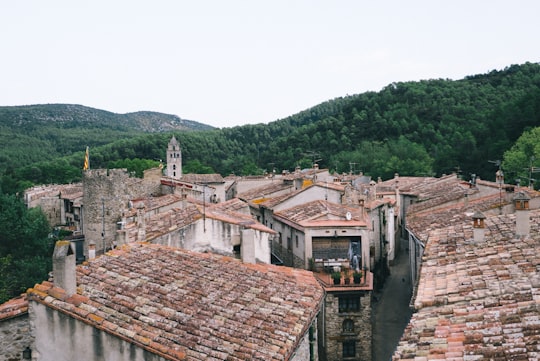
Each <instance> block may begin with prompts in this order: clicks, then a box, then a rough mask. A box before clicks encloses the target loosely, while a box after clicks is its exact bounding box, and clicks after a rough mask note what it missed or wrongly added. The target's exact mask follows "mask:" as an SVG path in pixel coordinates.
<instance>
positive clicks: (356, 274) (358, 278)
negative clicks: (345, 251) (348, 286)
mask: <svg viewBox="0 0 540 361" xmlns="http://www.w3.org/2000/svg"><path fill="white" fill-rule="evenodd" d="M352 276H353V280H354V283H355V284H360V281H361V280H362V271H358V272H356V271H355V272H354V273H353V275H352Z"/></svg>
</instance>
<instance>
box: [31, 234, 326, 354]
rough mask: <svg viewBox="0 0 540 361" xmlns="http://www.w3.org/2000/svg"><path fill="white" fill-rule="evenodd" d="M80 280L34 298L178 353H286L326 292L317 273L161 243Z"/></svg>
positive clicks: (88, 270) (131, 249) (115, 255)
mask: <svg viewBox="0 0 540 361" xmlns="http://www.w3.org/2000/svg"><path fill="white" fill-rule="evenodd" d="M77 283H78V293H77V294H75V295H73V296H70V297H67V296H66V295H65V293H64V292H63V290H61V289H58V288H57V287H54V286H53V285H52V284H51V283H49V282H43V283H42V284H38V285H36V286H35V287H34V288H33V289H30V290H29V292H28V295H29V299H30V300H33V301H36V302H40V303H43V304H45V305H47V306H49V307H51V308H54V309H57V310H59V311H60V312H63V313H65V314H68V315H70V316H72V317H74V318H77V319H79V320H82V321H83V322H86V323H87V324H90V325H92V326H94V327H96V328H99V329H102V330H104V331H106V332H109V333H111V334H113V335H116V336H118V337H121V338H123V339H126V340H129V341H130V342H133V343H135V344H137V345H138V346H139V347H142V348H144V349H146V350H148V351H150V352H153V353H155V354H158V355H161V356H162V357H164V358H166V359H169V360H202V359H212V360H287V359H289V358H290V356H291V354H292V352H293V351H294V350H295V347H296V346H297V343H298V341H299V339H300V337H302V336H303V335H304V334H305V332H307V329H308V328H309V326H310V324H311V322H312V321H313V320H314V318H315V316H316V314H317V313H318V312H319V310H320V307H321V302H322V300H323V293H324V291H323V289H322V287H321V286H320V285H319V283H318V282H317V280H316V279H315V277H314V276H313V274H312V273H311V272H308V271H304V270H299V269H293V268H288V267H280V266H272V265H263V264H244V263H241V262H240V261H238V260H235V259H232V258H230V257H224V256H219V255H215V254H210V253H204V254H202V253H195V252H190V251H185V250H180V249H174V248H168V247H164V246H158V245H152V244H131V245H129V246H123V247H122V248H119V249H116V250H113V251H111V252H108V253H107V254H105V255H103V256H101V257H99V258H96V259H94V260H92V261H90V262H88V263H86V264H84V265H80V266H78V267H77Z"/></svg>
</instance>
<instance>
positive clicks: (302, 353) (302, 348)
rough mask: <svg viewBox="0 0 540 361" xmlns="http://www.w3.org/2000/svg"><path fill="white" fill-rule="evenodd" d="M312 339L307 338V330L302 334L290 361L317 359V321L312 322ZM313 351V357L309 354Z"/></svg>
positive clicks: (315, 360)
mask: <svg viewBox="0 0 540 361" xmlns="http://www.w3.org/2000/svg"><path fill="white" fill-rule="evenodd" d="M313 328H314V331H313V339H312V340H311V341H310V339H309V330H308V332H306V333H305V334H304V336H303V337H302V340H301V341H300V343H299V344H298V347H297V349H296V351H295V353H294V355H293V356H292V357H291V359H290V361H311V360H314V361H317V360H319V353H318V348H317V321H315V323H314V327H313ZM312 353H313V358H311V354H312Z"/></svg>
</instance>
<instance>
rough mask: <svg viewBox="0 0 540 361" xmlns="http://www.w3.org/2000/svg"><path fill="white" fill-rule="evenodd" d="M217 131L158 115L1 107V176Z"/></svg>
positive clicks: (57, 106)
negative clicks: (97, 150)
mask: <svg viewBox="0 0 540 361" xmlns="http://www.w3.org/2000/svg"><path fill="white" fill-rule="evenodd" d="M211 128H212V127H210V126H208V125H204V124H201V123H197V122H194V121H191V120H186V119H181V118H179V117H178V116H176V115H170V114H163V113H156V112H136V113H128V114H115V113H111V112H107V111H104V110H99V109H93V108H89V107H84V106H81V105H69V104H45V105H29V106H12V107H0V144H2V152H1V153H0V170H2V169H3V170H9V169H12V168H18V167H21V166H25V165H28V164H31V163H34V162H39V161H44V160H52V159H55V158H58V157H62V156H66V155H70V154H72V153H74V152H77V151H81V150H84V149H85V147H86V146H91V147H96V146H100V145H105V144H109V143H112V142H114V141H116V140H118V139H123V138H132V137H134V136H137V135H140V134H145V133H156V132H166V131H180V130H181V131H184V130H207V129H211ZM3 174H5V173H3Z"/></svg>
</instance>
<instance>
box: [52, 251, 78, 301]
mask: <svg viewBox="0 0 540 361" xmlns="http://www.w3.org/2000/svg"><path fill="white" fill-rule="evenodd" d="M53 282H54V285H55V286H56V287H60V288H62V289H64V291H66V294H67V295H68V296H71V295H73V294H74V293H75V292H76V291H77V279H76V276H75V252H74V250H73V245H72V244H71V242H70V241H58V242H56V244H55V246H54V252H53Z"/></svg>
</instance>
